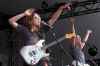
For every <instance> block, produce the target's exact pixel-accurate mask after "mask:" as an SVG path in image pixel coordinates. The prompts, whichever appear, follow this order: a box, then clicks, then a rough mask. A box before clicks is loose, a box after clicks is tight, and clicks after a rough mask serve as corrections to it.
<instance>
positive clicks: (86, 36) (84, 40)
mask: <svg viewBox="0 0 100 66" xmlns="http://www.w3.org/2000/svg"><path fill="white" fill-rule="evenodd" d="M91 33H92V31H91V30H88V31H87V33H86V35H85V37H84V39H83V42H82V47H81V48H83V47H84V46H85V43H86V42H87V40H88V38H89V36H90V34H91Z"/></svg>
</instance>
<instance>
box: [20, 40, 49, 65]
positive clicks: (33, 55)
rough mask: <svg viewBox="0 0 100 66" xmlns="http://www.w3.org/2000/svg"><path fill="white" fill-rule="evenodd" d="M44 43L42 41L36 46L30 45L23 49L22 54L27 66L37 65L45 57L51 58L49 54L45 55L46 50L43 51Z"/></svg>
mask: <svg viewBox="0 0 100 66" xmlns="http://www.w3.org/2000/svg"><path fill="white" fill-rule="evenodd" d="M44 41H45V40H40V41H38V42H37V43H36V44H35V45H28V46H24V47H22V48H21V50H20V54H21V56H22V57H23V58H24V60H25V62H26V63H27V64H29V65H35V64H37V63H38V62H39V61H40V60H41V59H42V58H43V57H46V56H49V53H45V50H43V49H41V48H42V47H43V45H42V44H43V42H44Z"/></svg>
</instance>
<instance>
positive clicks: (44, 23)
mask: <svg viewBox="0 0 100 66" xmlns="http://www.w3.org/2000/svg"><path fill="white" fill-rule="evenodd" d="M41 23H42V24H43V25H45V26H48V27H50V28H51V29H52V28H53V27H52V26H51V25H49V24H47V23H46V22H44V21H43V20H42V21H41Z"/></svg>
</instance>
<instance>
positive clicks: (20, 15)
mask: <svg viewBox="0 0 100 66" xmlns="http://www.w3.org/2000/svg"><path fill="white" fill-rule="evenodd" d="M24 16H25V14H24V13H21V14H18V15H16V16H14V17H11V18H10V19H9V24H10V25H11V26H12V27H14V28H16V27H17V26H18V23H17V21H18V20H19V19H21V18H22V17H24Z"/></svg>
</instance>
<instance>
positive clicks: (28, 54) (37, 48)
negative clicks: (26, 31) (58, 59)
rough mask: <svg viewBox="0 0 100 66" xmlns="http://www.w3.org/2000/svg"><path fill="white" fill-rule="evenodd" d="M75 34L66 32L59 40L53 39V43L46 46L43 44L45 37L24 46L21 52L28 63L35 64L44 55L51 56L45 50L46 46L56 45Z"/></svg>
mask: <svg viewBox="0 0 100 66" xmlns="http://www.w3.org/2000/svg"><path fill="white" fill-rule="evenodd" d="M73 36H74V34H73V33H70V34H66V35H65V36H63V37H61V38H59V39H58V40H57V41H53V42H52V43H50V44H48V45H45V46H43V45H42V44H43V43H44V42H45V40H43V39H42V40H39V41H38V42H37V43H36V44H35V45H28V46H24V47H22V48H21V50H20V54H21V56H22V57H23V59H24V60H25V62H26V63H27V64H29V65H35V64H37V63H38V62H39V61H40V60H41V59H42V58H43V57H46V56H49V53H46V52H45V49H46V48H48V47H51V46H53V45H56V44H57V43H58V42H61V41H63V40H64V39H66V38H71V37H73Z"/></svg>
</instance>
